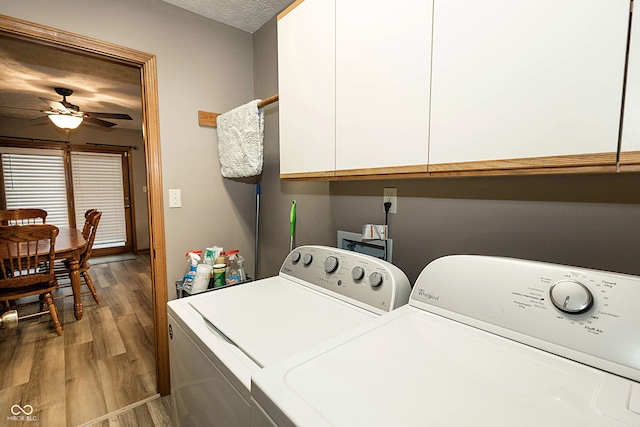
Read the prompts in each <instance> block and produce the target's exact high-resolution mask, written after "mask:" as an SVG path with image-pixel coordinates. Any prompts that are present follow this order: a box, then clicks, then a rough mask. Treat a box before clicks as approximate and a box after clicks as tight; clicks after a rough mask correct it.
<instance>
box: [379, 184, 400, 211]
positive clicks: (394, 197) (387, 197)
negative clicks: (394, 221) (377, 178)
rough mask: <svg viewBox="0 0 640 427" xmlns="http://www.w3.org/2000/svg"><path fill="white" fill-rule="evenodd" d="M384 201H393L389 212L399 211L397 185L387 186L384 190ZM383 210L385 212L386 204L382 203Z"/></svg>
mask: <svg viewBox="0 0 640 427" xmlns="http://www.w3.org/2000/svg"><path fill="white" fill-rule="evenodd" d="M382 199H383V200H382V203H385V202H391V209H389V213H398V189H397V188H395V187H385V188H384V190H382ZM382 212H384V205H382Z"/></svg>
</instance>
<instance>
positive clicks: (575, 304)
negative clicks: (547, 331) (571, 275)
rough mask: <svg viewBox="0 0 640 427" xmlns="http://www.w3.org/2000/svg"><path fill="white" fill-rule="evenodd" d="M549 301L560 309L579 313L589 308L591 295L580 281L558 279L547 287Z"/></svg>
mask: <svg viewBox="0 0 640 427" xmlns="http://www.w3.org/2000/svg"><path fill="white" fill-rule="evenodd" d="M549 296H550V297H551V302H552V303H553V305H554V306H556V308H557V309H558V310H560V311H563V312H565V313H569V314H579V313H584V312H585V311H587V310H589V309H590V308H591V305H592V304H593V295H592V294H591V291H590V290H589V289H588V288H587V287H586V286H585V285H583V284H582V283H580V282H576V281H575V280H560V281H558V282H556V283H554V284H553V286H551V289H549Z"/></svg>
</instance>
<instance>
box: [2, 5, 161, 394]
mask: <svg viewBox="0 0 640 427" xmlns="http://www.w3.org/2000/svg"><path fill="white" fill-rule="evenodd" d="M0 34H2V35H8V36H11V37H17V38H21V39H23V40H27V41H31V42H34V43H39V44H43V45H49V46H52V47H55V48H57V49H63V50H67V51H71V52H76V53H77V52H81V53H84V54H88V55H92V56H95V57H98V58H102V59H108V60H111V61H114V62H118V63H121V64H126V65H130V66H135V67H137V68H139V69H140V75H141V85H142V122H143V125H142V136H143V139H144V146H145V156H146V165H147V187H148V189H149V191H148V193H147V202H148V204H149V239H150V247H151V251H150V252H151V282H152V285H151V286H152V297H153V323H154V338H155V339H154V345H155V356H156V384H157V391H158V392H159V393H160V395H162V396H166V395H168V394H170V393H171V387H170V380H169V339H168V335H167V333H168V332H167V301H168V290H167V265H166V246H165V234H164V211H163V206H164V203H163V198H162V162H161V156H160V116H159V113H158V76H157V69H156V57H155V55H151V54H149V53H144V52H140V51H137V50H133V49H129V48H126V47H123V46H118V45H115V44H112V43H108V42H103V41H100V40H96V39H92V38H89V37H85V36H82V35H78V34H74V33H70V32H67V31H63V30H58V29H55V28H52V27H47V26H44V25H40V24H35V23H32V22H28V21H23V20H21V19H16V18H12V17H9V16H6V15H0Z"/></svg>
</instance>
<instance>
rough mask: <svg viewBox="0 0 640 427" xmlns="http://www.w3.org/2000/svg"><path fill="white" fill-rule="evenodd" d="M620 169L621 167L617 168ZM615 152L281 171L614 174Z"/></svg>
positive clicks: (637, 163) (626, 159)
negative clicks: (381, 166)
mask: <svg viewBox="0 0 640 427" xmlns="http://www.w3.org/2000/svg"><path fill="white" fill-rule="evenodd" d="M621 161H622V163H624V164H625V166H626V168H625V170H624V171H625V172H633V171H637V170H640V152H631V153H623V156H622V157H621ZM621 171H622V170H621ZM615 172H617V170H616V153H598V154H581V155H570V156H550V157H536V158H531V159H505V160H491V161H483V162H464V163H444V164H436V165H413V166H398V167H384V168H369V169H350V170H340V171H335V172H332V171H326V172H312V173H295V174H281V175H280V178H281V179H283V180H288V181H301V180H326V181H338V180H363V179H369V180H372V179H407V178H438V177H447V176H497V175H505V176H506V175H541V174H547V175H551V174H568V173H573V174H586V173H615Z"/></svg>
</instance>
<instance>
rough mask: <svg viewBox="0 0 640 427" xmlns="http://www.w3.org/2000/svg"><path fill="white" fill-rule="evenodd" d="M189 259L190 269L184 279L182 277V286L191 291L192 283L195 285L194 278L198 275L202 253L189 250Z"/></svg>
mask: <svg viewBox="0 0 640 427" xmlns="http://www.w3.org/2000/svg"><path fill="white" fill-rule="evenodd" d="M187 259H188V260H189V269H188V270H187V272H186V273H185V275H184V279H182V287H183V289H184V290H185V291H187V292H188V293H191V285H193V279H195V277H196V270H197V269H198V263H199V262H200V255H198V254H197V253H196V252H187Z"/></svg>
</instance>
